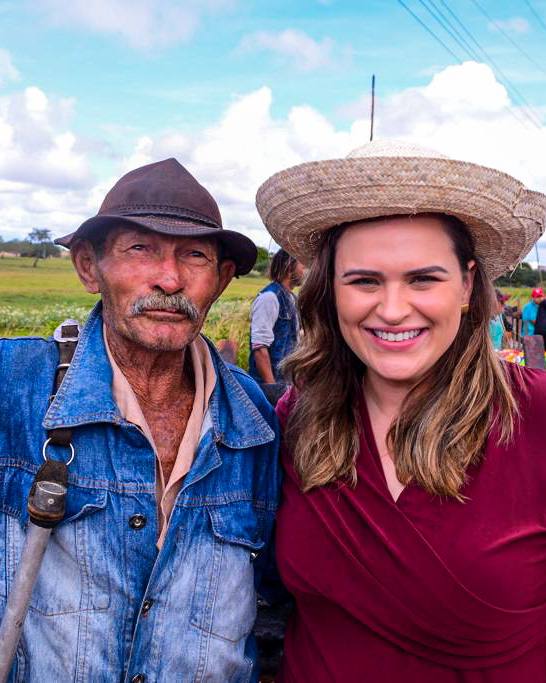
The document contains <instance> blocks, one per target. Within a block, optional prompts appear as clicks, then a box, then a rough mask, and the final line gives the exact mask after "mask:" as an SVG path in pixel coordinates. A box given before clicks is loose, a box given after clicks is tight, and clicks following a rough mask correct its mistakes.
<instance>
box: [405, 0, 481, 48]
mask: <svg viewBox="0 0 546 683" xmlns="http://www.w3.org/2000/svg"><path fill="white" fill-rule="evenodd" d="M419 2H420V3H421V5H423V7H424V8H425V9H426V10H427V12H428V13H429V14H430V15H431V16H432V18H433V19H434V20H435V21H437V22H438V23H439V24H440V26H441V27H442V28H443V29H444V31H445V32H446V33H448V34H449V35H450V36H451V37H452V38H453V40H454V41H455V42H456V43H457V44H458V45H459V47H460V48H462V49H463V50H464V51H465V52H466V53H467V54H470V56H471V57H473V58H474V59H476V60H477V61H479V57H478V55H477V54H476V52H475V51H474V50H473V48H472V47H471V46H470V44H469V43H468V41H467V40H466V38H464V36H462V35H461V33H460V31H458V30H457V29H456V28H454V27H453V25H452V24H451V22H450V21H449V19H446V18H445V15H444V14H443V13H442V11H441V10H440V9H439V8H438V6H437V5H435V4H434V0H430V4H431V5H432V7H433V8H434V10H433V9H431V8H430V7H429V6H428V5H427V4H426V2H425V0H419ZM434 12H436V14H435V13H434Z"/></svg>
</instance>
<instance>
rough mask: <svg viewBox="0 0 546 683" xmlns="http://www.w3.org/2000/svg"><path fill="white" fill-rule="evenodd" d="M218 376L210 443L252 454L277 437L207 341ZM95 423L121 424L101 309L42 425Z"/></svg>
mask: <svg viewBox="0 0 546 683" xmlns="http://www.w3.org/2000/svg"><path fill="white" fill-rule="evenodd" d="M206 341H207V343H208V345H209V349H210V352H211V355H212V361H213V363H214V367H215V370H216V378H217V379H216V385H215V387H214V390H213V393H212V396H211V399H210V402H209V410H208V413H209V415H210V420H211V423H212V430H213V434H214V440H215V441H216V442H222V443H223V444H225V445H226V446H228V447H229V448H252V447H254V446H258V445H261V444H265V443H268V442H270V441H273V440H274V438H275V434H274V432H273V430H272V429H271V427H270V426H269V425H268V424H267V422H266V421H265V420H264V418H263V417H262V416H261V415H260V413H259V411H258V409H257V408H256V406H255V405H254V403H253V402H252V401H251V400H250V398H249V397H248V395H247V393H246V392H245V391H244V389H243V388H242V387H241V385H240V384H239V383H238V382H237V380H236V379H235V377H234V376H233V374H232V373H231V372H230V370H229V369H228V368H227V367H226V365H225V364H224V362H223V360H222V359H221V357H220V355H219V354H218V352H217V351H216V349H215V348H214V346H213V345H212V343H211V342H210V341H209V340H206ZM97 422H112V423H114V424H123V423H124V422H125V421H124V420H123V418H122V417H121V415H120V414H119V411H118V408H117V406H116V404H115V402H114V398H113V396H112V368H111V366H110V362H109V360H108V356H107V354H106V349H105V347H104V339H103V334H102V304H101V302H99V303H98V304H97V305H96V306H95V308H94V309H93V311H92V312H91V315H90V316H89V320H88V321H87V323H86V325H85V327H84V328H83V330H82V333H81V335H80V339H79V342H78V345H77V347H76V352H75V354H74V358H73V360H72V363H71V364H70V368H69V369H68V371H67V373H66V375H65V378H64V380H63V383H62V385H61V387H60V389H59V391H58V392H57V395H56V397H55V399H54V401H53V402H52V404H51V405H50V407H49V409H48V411H47V413H46V415H45V418H44V421H43V426H44V428H45V429H47V430H49V429H55V428H58V427H76V426H80V425H84V424H92V423H97Z"/></svg>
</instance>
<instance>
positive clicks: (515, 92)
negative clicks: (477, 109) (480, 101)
mask: <svg viewBox="0 0 546 683" xmlns="http://www.w3.org/2000/svg"><path fill="white" fill-rule="evenodd" d="M440 2H441V3H442V5H443V6H444V7H445V9H446V10H447V11H448V12H449V14H450V15H451V16H452V17H453V19H454V20H455V21H456V22H457V24H458V25H459V26H460V27H461V29H462V30H463V31H464V32H465V33H466V35H467V36H468V37H469V39H470V40H471V41H472V42H473V43H474V45H476V48H477V49H478V50H479V52H480V54H481V55H483V58H484V59H485V61H486V63H489V65H490V66H491V67H492V68H493V69H494V70H495V71H496V72H497V77H498V78H499V80H500V81H501V83H502V84H503V85H504V87H505V88H506V89H507V90H508V92H509V93H512V97H514V99H515V100H520V101H521V102H522V103H523V105H524V107H522V108H521V113H522V115H524V116H525V117H526V118H527V120H529V121H530V122H531V123H532V124H533V126H535V127H537V128H542V122H541V121H540V120H539V119H538V118H537V117H536V116H535V114H534V112H533V109H532V107H531V105H530V104H529V103H528V102H527V100H526V99H525V97H524V96H523V95H522V93H521V92H520V91H519V89H518V88H516V86H515V85H513V83H512V82H511V80H510V79H509V78H508V76H507V75H506V74H505V73H504V71H503V70H502V69H501V67H500V66H499V65H498V64H497V62H496V61H495V60H494V59H493V57H491V55H490V54H489V53H488V52H486V50H485V48H483V47H482V46H481V45H480V43H479V42H478V41H477V40H476V38H475V37H474V36H473V35H472V33H471V32H470V31H469V30H468V29H467V27H466V26H465V25H464V23H463V22H462V21H461V20H460V19H459V17H458V16H457V15H456V14H455V12H454V11H453V10H452V9H451V7H449V5H448V4H447V3H446V2H445V0H440ZM525 107H526V108H525ZM509 111H511V112H512V114H513V115H514V116H515V114H514V110H512V109H509Z"/></svg>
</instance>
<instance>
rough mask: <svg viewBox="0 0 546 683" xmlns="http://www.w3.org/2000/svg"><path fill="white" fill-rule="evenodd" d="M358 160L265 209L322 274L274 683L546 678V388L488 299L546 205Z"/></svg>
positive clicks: (282, 185)
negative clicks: (502, 343) (288, 605)
mask: <svg viewBox="0 0 546 683" xmlns="http://www.w3.org/2000/svg"><path fill="white" fill-rule="evenodd" d="M350 156H351V158H348V159H345V160H332V161H325V162H315V163H310V164H303V165H301V166H298V167H296V168H294V169H288V170H287V171H283V172H281V173H279V174H277V175H276V176H273V177H272V178H270V179H269V180H268V181H267V182H266V183H265V184H264V185H263V186H262V187H261V188H260V190H259V192H258V199H257V205H258V209H259V211H260V213H261V215H262V218H263V219H264V222H265V224H266V226H267V227H268V229H269V231H270V232H271V234H272V235H273V237H274V239H275V240H276V241H277V242H278V243H279V244H281V245H282V246H283V248H285V249H286V250H287V251H289V252H290V253H292V254H293V255H295V256H297V258H298V259H299V260H301V261H303V262H305V263H307V264H309V271H308V275H307V278H306V281H305V283H304V285H303V288H302V290H301V294H300V299H299V306H300V315H301V321H302V326H303V332H304V334H303V338H302V341H301V342H300V345H299V347H298V348H297V349H296V351H295V352H294V353H293V354H292V356H291V357H290V358H289V359H288V361H287V363H286V365H285V368H286V371H287V373H288V376H289V377H290V378H291V380H292V382H293V384H294V387H295V388H294V389H293V390H292V391H291V392H290V393H289V394H287V395H285V397H284V398H283V399H281V402H280V403H279V405H278V414H279V417H280V420H281V423H282V425H283V427H284V430H285V443H286V447H285V451H284V456H283V458H284V467H285V471H286V476H285V484H284V499H283V504H282V506H281V510H280V514H279V517H278V532H277V557H278V564H279V569H280V572H281V576H282V578H283V580H284V582H285V584H286V586H287V588H288V589H289V590H290V591H291V592H292V593H293V595H294V597H295V600H296V610H295V613H294V615H293V618H292V620H291V622H290V624H289V627H288V631H287V635H286V641H285V658H284V662H283V667H282V673H281V675H280V678H278V679H277V680H278V681H281V682H282V683H304V682H307V681H309V682H311V681H312V682H313V683H323V682H324V683H327V682H328V683H332V682H339V683H341V682H343V683H353V682H354V683H361V682H362V683H368V682H369V683H393V682H394V681H411V682H415V683H522V682H523V681H529V682H531V681H533V682H535V681H537V682H538V681H546V495H545V492H546V443H545V439H544V429H543V424H544V416H545V415H546V373H541V372H540V371H531V370H528V371H526V372H525V371H523V372H522V371H520V369H519V368H517V367H515V366H514V367H504V366H502V365H501V363H500V362H499V361H498V360H497V358H496V356H495V353H494V351H493V347H492V344H491V340H490V336H489V321H490V318H491V311H492V307H493V293H492V291H493V290H492V287H491V284H490V282H491V280H492V279H493V278H494V277H497V276H498V275H500V274H501V273H502V272H504V271H506V270H507V269H508V268H509V267H510V266H513V265H514V264H515V263H517V262H518V261H519V260H520V259H521V258H522V257H523V256H524V255H525V254H527V253H528V251H529V250H530V247H531V246H532V244H533V242H534V241H535V240H536V239H538V237H539V235H540V234H541V232H542V230H543V229H544V221H545V217H546V197H545V196H544V195H541V194H539V193H533V192H529V191H528V190H526V189H525V188H524V187H523V186H521V184H520V183H518V182H517V181H516V180H514V179H512V178H510V177H509V176H507V175H505V174H503V173H500V172H497V171H494V170H492V169H486V168H483V167H480V166H477V165H474V164H469V163H464V162H456V161H453V160H450V159H446V158H442V157H440V156H439V155H436V154H434V153H430V152H428V151H426V150H421V149H419V148H413V147H411V148H404V147H401V146H400V145H399V144H398V143H392V142H390V143H389V142H387V143H371V144H370V145H368V146H366V147H365V148H361V149H360V150H358V151H357V152H355V153H353V154H352V155H350ZM499 245H501V246H500V247H499Z"/></svg>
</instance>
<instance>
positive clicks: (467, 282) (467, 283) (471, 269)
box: [461, 261, 476, 304]
mask: <svg viewBox="0 0 546 683" xmlns="http://www.w3.org/2000/svg"><path fill="white" fill-rule="evenodd" d="M466 267H467V271H466V273H465V274H464V275H463V300H462V302H461V303H463V304H468V303H470V297H471V296H472V289H473V287H474V276H475V275H476V261H469V262H468V263H467V264H466Z"/></svg>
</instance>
